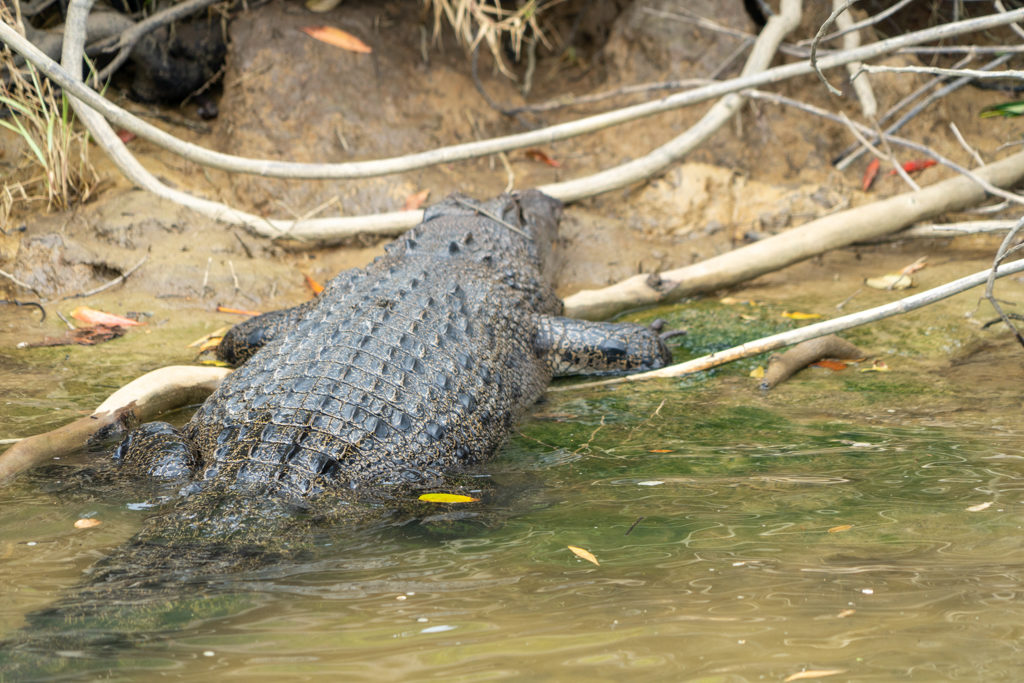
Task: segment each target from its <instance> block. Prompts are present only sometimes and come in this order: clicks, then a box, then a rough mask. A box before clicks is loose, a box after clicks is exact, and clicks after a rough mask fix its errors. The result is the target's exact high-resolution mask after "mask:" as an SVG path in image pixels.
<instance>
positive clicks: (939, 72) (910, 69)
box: [861, 64, 1024, 81]
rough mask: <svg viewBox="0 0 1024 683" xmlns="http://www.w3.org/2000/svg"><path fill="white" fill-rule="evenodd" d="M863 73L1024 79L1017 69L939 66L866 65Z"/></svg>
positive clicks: (978, 78)
mask: <svg viewBox="0 0 1024 683" xmlns="http://www.w3.org/2000/svg"><path fill="white" fill-rule="evenodd" d="M861 71H864V72H866V73H869V74H874V73H894V74H932V75H934V76H957V77H959V78H970V79H972V80H979V81H984V80H989V79H995V78H1017V79H1024V71H1018V70H1016V69H1003V70H1002V71H982V70H981V69H943V68H941V67H938V66H880V65H877V64H864V65H863V66H861Z"/></svg>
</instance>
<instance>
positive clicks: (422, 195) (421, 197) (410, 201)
mask: <svg viewBox="0 0 1024 683" xmlns="http://www.w3.org/2000/svg"><path fill="white" fill-rule="evenodd" d="M429 196H430V190H420V191H419V192H413V193H412V194H411V195H409V196H408V197H406V198H405V204H403V205H402V211H415V210H416V209H418V208H420V207H421V206H423V203H424V202H425V201H427V197H429Z"/></svg>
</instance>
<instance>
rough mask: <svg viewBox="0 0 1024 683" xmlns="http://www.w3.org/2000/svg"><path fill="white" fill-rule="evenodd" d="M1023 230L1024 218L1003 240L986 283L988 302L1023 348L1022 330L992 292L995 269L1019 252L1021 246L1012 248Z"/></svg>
mask: <svg viewBox="0 0 1024 683" xmlns="http://www.w3.org/2000/svg"><path fill="white" fill-rule="evenodd" d="M1022 229H1024V218H1022V219H1021V220H1019V221H1017V224H1016V225H1014V226H1013V229H1012V230H1010V232H1009V233H1008V234H1007V235H1006V237H1005V238H1004V239H1003V243H1002V244H1000V245H999V250H998V251H996V256H995V258H994V259H993V261H992V272H991V273H990V274H989V276H988V279H987V281H986V283H985V298H986V299H988V302H989V303H990V304H992V308H994V309H995V310H996V313H998V314H999V317H1000V318H1002V320H1003V322H1004V323H1005V324H1006V326H1007V327H1009V328H1010V329H1011V330H1013V334H1014V336H1015V337H1016V338H1017V341H1018V342H1020V344H1021V346H1024V335H1022V334H1021V332H1020V330H1019V329H1017V326H1016V325H1014V324H1013V321H1012V320H1011V319H1010V316H1009V315H1007V314H1006V312H1005V311H1003V307H1002V305H1001V304H1000V303H999V301H998V299H996V297H995V294H993V292H992V289H993V287H995V283H996V273H995V269H996V268H998V267H999V264H1000V263H1001V262H1002V261H1003V260H1004V259H1005V258H1006V257H1007V256H1009V255H1010V254H1012V253H1014V252H1016V251H1019V250H1020V248H1021V246H1022V245H1021V244H1017V245H1016V246H1012V245H1013V243H1014V241H1015V240H1016V239H1017V236H1018V235H1019V234H1020V231H1021V230H1022ZM1014 263H1017V261H1014Z"/></svg>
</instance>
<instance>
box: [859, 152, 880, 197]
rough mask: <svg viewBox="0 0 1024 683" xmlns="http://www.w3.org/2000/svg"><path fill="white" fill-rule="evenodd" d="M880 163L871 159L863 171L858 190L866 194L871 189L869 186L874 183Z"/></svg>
mask: <svg viewBox="0 0 1024 683" xmlns="http://www.w3.org/2000/svg"><path fill="white" fill-rule="evenodd" d="M880 165H881V163H880V162H879V161H878V159H872V160H871V163H870V164H868V167H867V168H866V169H864V177H863V178H862V179H861V181H860V189H862V190H864V191H865V192H867V191H868V190H870V189H871V185H872V184H873V183H874V182H875V176H877V175H878V167H879V166H880Z"/></svg>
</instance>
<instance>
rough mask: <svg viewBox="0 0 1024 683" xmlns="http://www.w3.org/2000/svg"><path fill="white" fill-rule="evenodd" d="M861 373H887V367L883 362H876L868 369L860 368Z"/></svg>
mask: <svg viewBox="0 0 1024 683" xmlns="http://www.w3.org/2000/svg"><path fill="white" fill-rule="evenodd" d="M860 371H861V372H889V366H888V365H886V364H885V361H883V360H876V361H875V362H874V363H872V364H871V367H870V368H861V369H860Z"/></svg>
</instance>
